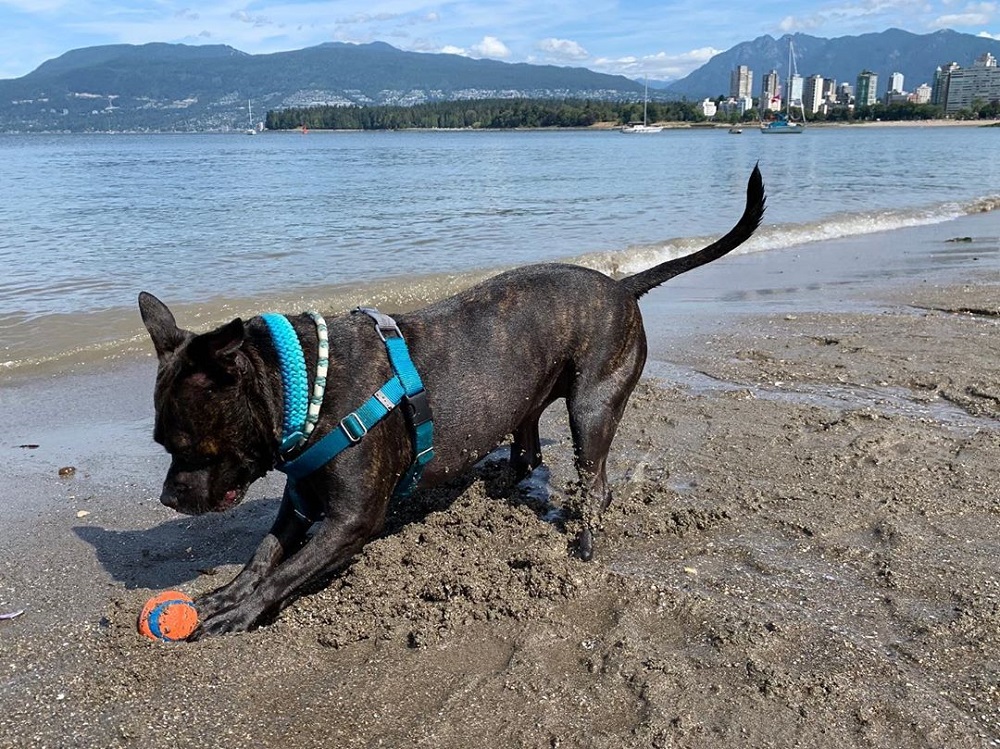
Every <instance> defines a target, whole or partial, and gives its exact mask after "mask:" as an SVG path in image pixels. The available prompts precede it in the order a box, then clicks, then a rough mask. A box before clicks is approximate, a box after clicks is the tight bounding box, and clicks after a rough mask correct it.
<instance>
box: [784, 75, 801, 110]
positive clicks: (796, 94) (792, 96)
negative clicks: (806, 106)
mask: <svg viewBox="0 0 1000 749" xmlns="http://www.w3.org/2000/svg"><path fill="white" fill-rule="evenodd" d="M802 87H803V80H802V76H801V75H793V76H792V77H791V78H789V79H788V83H787V84H786V86H785V96H787V97H788V101H789V102H791V103H792V104H795V105H798V104H801V103H802Z"/></svg>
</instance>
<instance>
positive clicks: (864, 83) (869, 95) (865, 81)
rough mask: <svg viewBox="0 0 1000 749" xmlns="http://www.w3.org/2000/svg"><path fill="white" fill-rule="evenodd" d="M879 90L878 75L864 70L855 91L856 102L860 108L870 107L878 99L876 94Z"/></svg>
mask: <svg viewBox="0 0 1000 749" xmlns="http://www.w3.org/2000/svg"><path fill="white" fill-rule="evenodd" d="M877 88H878V75H877V74H876V73H873V72H872V71H870V70H862V71H861V72H860V73H858V86H857V88H856V89H855V91H854V102H855V104H857V106H859V107H870V106H871V105H872V104H874V103H875V102H876V101H878V97H877V95H876V93H875V91H876V89H877Z"/></svg>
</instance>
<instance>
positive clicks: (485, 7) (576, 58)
mask: <svg viewBox="0 0 1000 749" xmlns="http://www.w3.org/2000/svg"><path fill="white" fill-rule="evenodd" d="M900 18H906V19H907V29H908V30H910V31H912V32H913V33H929V32H932V31H937V30H941V29H945V28H950V29H953V30H955V31H960V32H962V33H969V34H975V35H980V36H983V37H987V38H991V39H1000V6H998V5H997V4H996V3H975V2H972V3H960V2H955V1H954V0H934V1H923V0H921V1H919V2H917V1H915V0H880V2H879V3H877V4H876V3H871V2H870V1H869V0H857V1H854V0H846V1H844V2H830V3H824V4H819V5H818V4H816V3H807V2H805V0H789V1H788V2H783V3H782V4H780V5H778V4H777V3H771V2H764V3H757V4H750V5H742V6H737V7H734V8H731V7H726V8H719V9H717V10H716V9H712V8H709V7H705V6H704V5H703V4H700V3H694V2H692V1H691V0H678V1H672V2H660V3H654V2H652V0H636V1H634V2H632V3H630V4H629V5H628V6H627V7H624V6H621V5H620V4H617V3H614V2H611V1H610V0H597V2H596V3H589V4H585V5H582V4H578V3H569V2H563V1H561V0H557V1H556V2H554V3H546V4H539V3H529V2H526V1H525V0H500V1H499V2H493V3H486V2H484V1H483V0H455V2H450V3H442V4H438V3H434V2H425V1H424V0H382V2H378V1H376V2H375V3H372V2H365V3H362V2H359V1H358V0H342V1H338V2H335V3H334V2H326V3H317V2H315V0H283V1H282V2H280V3H279V2H270V1H269V0H256V1H250V2H233V1H232V0H205V2H203V3H199V4H197V5H195V4H191V3H186V2H183V1H181V0H104V1H103V2H100V3H98V2H96V1H95V0H77V1H76V2H70V0H0V29H2V31H0V42H2V43H0V79H5V78H15V77H20V76H23V75H25V74H27V73H29V72H30V71H31V70H34V69H35V68H36V67H38V65H40V64H41V63H42V62H45V61H46V60H49V59H52V58H55V57H58V56H59V55H61V54H63V53H65V52H67V51H69V50H71V49H76V48H80V47H89V46H96V45H102V44H120V43H125V44H142V43H146V42H169V43H185V44H227V45H230V46H232V47H235V48H236V49H238V50H240V51H243V52H247V53H251V54H260V53H269V52H278V51H286V50H291V49H301V48H303V47H308V46H313V45H315V44H321V43H323V42H328V41H344V42H357V43H364V42H370V41H385V42H388V43H390V44H392V45H393V46H396V47H399V48H400V49H404V50H409V51H416V52H449V53H454V54H461V55H465V56H468V57H475V58H488V59H495V60H502V61H505V62H528V63H534V64H557V65H572V66H576V67H586V68H589V69H591V70H594V71H597V72H604V73H613V74H621V75H626V76H629V77H632V78H640V77H643V76H648V77H649V78H651V79H658V80H676V79H679V78H683V77H684V76H686V75H687V74H688V73H690V72H692V71H693V70H695V69H697V68H698V67H700V66H701V65H703V64H704V63H705V62H707V61H708V60H709V59H711V57H713V56H714V55H716V54H719V53H721V52H723V51H725V50H727V49H730V48H731V47H733V46H735V45H736V44H739V43H741V42H743V41H747V40H748V39H752V38H755V37H757V36H763V35H765V34H770V35H772V36H781V35H783V34H785V33H796V32H802V33H807V34H811V35H814V36H822V37H826V38H835V37H840V36H852V35H858V34H863V33H871V32H879V31H884V30H885V29H887V28H890V27H898V26H899V19H900ZM758 75H759V74H758ZM755 88H756V87H755Z"/></svg>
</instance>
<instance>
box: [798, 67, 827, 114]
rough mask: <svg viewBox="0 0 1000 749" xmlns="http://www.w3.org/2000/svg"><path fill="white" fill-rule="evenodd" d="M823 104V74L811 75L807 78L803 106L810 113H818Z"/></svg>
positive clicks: (803, 93)
mask: <svg viewBox="0 0 1000 749" xmlns="http://www.w3.org/2000/svg"><path fill="white" fill-rule="evenodd" d="M822 105H823V76H821V75H811V76H809V77H808V78H806V81H805V87H804V90H803V92H802V108H803V109H805V111H806V112H809V113H810V114H816V112H818V111H819V110H820V107H821V106H822Z"/></svg>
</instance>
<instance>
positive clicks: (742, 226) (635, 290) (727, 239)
mask: <svg viewBox="0 0 1000 749" xmlns="http://www.w3.org/2000/svg"><path fill="white" fill-rule="evenodd" d="M765 202H766V200H765V197H764V179H763V178H762V177H761V176H760V168H759V166H754V168H753V172H752V173H751V174H750V179H749V180H748V181H747V204H746V208H744V209H743V215H742V216H741V217H740V220H739V222H738V223H737V224H736V226H734V227H733V228H732V229H730V230H729V233H728V234H726V236H724V237H722V239H719V240H717V241H715V242H713V243H712V244H710V245H709V246H708V247H705V248H704V249H701V250H698V251H697V252H692V253H691V254H690V255H685V256H684V257H679V258H676V259H674V260H668V261H667V262H665V263H661V264H660V265H657V266H654V267H652V268H650V269H649V270H644V271H642V272H641V273H636V274H635V275H634V276H629V277H628V278H625V279H622V281H621V283H622V285H623V286H624V287H625V288H626V289H627V290H628V291H630V292H632V294H633V295H634V296H635V298H636V299H638V298H639V297H641V296H642V295H643V294H645V293H646V292H647V291H650V290H651V289H655V288H656V287H657V286H659V285H660V284H661V283H663V282H664V281H668V280H670V279H671V278H673V277H674V276H679V275H680V274H681V273H686V272H687V271H689V270H694V269H695V268H697V267H698V266H699V265H704V264H705V263H710V262H712V261H713V260H718V259H719V258H720V257H722V256H723V255H725V254H726V253H728V252H731V251H732V250H735V249H736V248H737V247H739V246H740V245H741V244H743V243H744V242H746V241H747V240H748V239H750V237H751V236H752V235H753V233H754V231H756V229H757V227H758V226H759V225H760V222H761V219H762V218H763V217H764V203H765Z"/></svg>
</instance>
